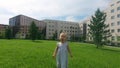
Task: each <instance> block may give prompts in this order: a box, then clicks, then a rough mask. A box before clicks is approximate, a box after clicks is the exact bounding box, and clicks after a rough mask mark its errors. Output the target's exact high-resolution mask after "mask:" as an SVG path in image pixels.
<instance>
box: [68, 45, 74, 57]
mask: <svg viewBox="0 0 120 68" xmlns="http://www.w3.org/2000/svg"><path fill="white" fill-rule="evenodd" d="M67 49H68V52H69V54H70V56H71V57H73V56H72V53H71V50H70V48H69V46H67Z"/></svg>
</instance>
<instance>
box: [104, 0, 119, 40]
mask: <svg viewBox="0 0 120 68" xmlns="http://www.w3.org/2000/svg"><path fill="white" fill-rule="evenodd" d="M105 12H106V13H107V18H106V24H109V29H110V31H111V34H112V37H111V41H114V42H116V41H120V0H112V1H111V2H110V4H109V6H108V8H106V10H105Z"/></svg>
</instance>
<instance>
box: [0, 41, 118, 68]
mask: <svg viewBox="0 0 120 68" xmlns="http://www.w3.org/2000/svg"><path fill="white" fill-rule="evenodd" d="M56 42H57V41H45V40H37V41H35V42H32V41H30V40H0V68H56V61H55V59H53V58H52V53H53V51H54V48H55V46H56ZM69 44H70V48H71V50H72V53H73V58H70V57H69V68H120V48H116V47H108V46H106V47H104V48H102V49H96V47H95V45H93V44H86V43H77V42H71V43H69Z"/></svg>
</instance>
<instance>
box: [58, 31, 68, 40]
mask: <svg viewBox="0 0 120 68" xmlns="http://www.w3.org/2000/svg"><path fill="white" fill-rule="evenodd" d="M62 35H64V36H65V38H66V39H67V33H65V32H62V33H60V36H59V39H61V36H62Z"/></svg>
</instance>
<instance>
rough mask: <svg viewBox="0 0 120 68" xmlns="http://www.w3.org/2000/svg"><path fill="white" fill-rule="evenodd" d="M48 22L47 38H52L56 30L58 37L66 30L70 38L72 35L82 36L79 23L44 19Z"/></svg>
mask: <svg viewBox="0 0 120 68" xmlns="http://www.w3.org/2000/svg"><path fill="white" fill-rule="evenodd" d="M43 21H44V22H46V39H51V38H52V37H53V35H54V33H55V32H57V38H59V34H60V33H61V32H66V33H67V35H68V36H67V37H68V40H70V38H71V36H74V37H80V32H81V31H80V27H79V23H76V22H68V21H58V20H43Z"/></svg>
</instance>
